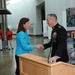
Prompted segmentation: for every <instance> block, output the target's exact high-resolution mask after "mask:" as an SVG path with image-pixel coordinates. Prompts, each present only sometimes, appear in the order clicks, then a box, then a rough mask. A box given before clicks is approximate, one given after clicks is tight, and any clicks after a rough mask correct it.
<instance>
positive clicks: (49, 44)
mask: <svg viewBox="0 0 75 75" xmlns="http://www.w3.org/2000/svg"><path fill="white" fill-rule="evenodd" d="M43 46H44V49H47V48H49V47H51V41H50V42H48V43H46V44H43Z"/></svg>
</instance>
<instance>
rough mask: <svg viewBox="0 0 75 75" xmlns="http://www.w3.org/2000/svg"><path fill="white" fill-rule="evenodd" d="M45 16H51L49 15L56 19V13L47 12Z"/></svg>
mask: <svg viewBox="0 0 75 75" xmlns="http://www.w3.org/2000/svg"><path fill="white" fill-rule="evenodd" d="M47 16H51V17H54V18H55V19H56V20H57V15H56V14H54V13H52V14H48V15H47Z"/></svg>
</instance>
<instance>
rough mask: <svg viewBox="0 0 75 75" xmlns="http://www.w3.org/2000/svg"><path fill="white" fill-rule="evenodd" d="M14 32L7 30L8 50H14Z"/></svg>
mask: <svg viewBox="0 0 75 75" xmlns="http://www.w3.org/2000/svg"><path fill="white" fill-rule="evenodd" d="M12 34H13V32H12V30H10V29H9V28H6V38H7V41H8V50H10V49H13V47H12V39H13V38H12Z"/></svg>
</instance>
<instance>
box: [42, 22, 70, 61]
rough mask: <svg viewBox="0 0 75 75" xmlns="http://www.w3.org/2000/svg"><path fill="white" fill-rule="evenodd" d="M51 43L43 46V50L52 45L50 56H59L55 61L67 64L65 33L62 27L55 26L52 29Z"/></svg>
mask: <svg viewBox="0 0 75 75" xmlns="http://www.w3.org/2000/svg"><path fill="white" fill-rule="evenodd" d="M52 29H53V30H52V34H51V41H50V42H49V43H46V44H44V45H43V46H44V48H45V49H46V48H49V47H51V45H52V54H51V57H52V56H59V57H60V59H58V60H57V61H63V62H67V61H68V60H69V58H68V53H67V32H66V30H65V28H64V27H62V26H61V25H59V24H58V23H57V25H55V26H54V27H52Z"/></svg>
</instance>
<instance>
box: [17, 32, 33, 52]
mask: <svg viewBox="0 0 75 75" xmlns="http://www.w3.org/2000/svg"><path fill="white" fill-rule="evenodd" d="M26 37H27V36H25V34H24V33H20V34H19V35H18V36H17V39H18V41H19V43H20V44H21V47H22V48H23V49H24V50H27V51H32V50H33V49H34V46H33V45H29V44H28V42H27V40H26V39H25V38H26Z"/></svg>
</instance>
